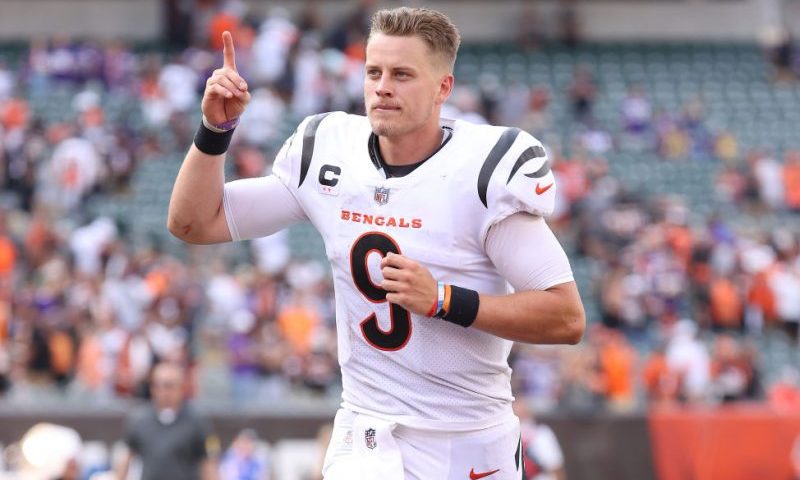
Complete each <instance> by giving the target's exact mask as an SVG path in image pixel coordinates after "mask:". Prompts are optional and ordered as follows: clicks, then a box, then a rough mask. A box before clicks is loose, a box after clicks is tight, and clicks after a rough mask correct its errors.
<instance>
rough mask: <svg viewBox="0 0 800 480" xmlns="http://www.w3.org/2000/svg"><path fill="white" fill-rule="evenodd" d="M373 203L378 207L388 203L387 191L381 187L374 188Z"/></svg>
mask: <svg viewBox="0 0 800 480" xmlns="http://www.w3.org/2000/svg"><path fill="white" fill-rule="evenodd" d="M374 198H375V201H376V202H378V205H386V202H388V201H389V189H388V188H383V187H375V197H374Z"/></svg>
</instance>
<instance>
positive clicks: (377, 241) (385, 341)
mask: <svg viewBox="0 0 800 480" xmlns="http://www.w3.org/2000/svg"><path fill="white" fill-rule="evenodd" d="M372 252H378V253H379V254H381V256H382V257H383V256H386V254H388V253H389V252H392V253H397V254H400V247H399V246H398V245H397V242H395V241H394V239H393V238H392V237H390V236H389V235H386V234H385V233H381V232H367V233H364V234H362V235H361V236H360V237H358V239H356V241H355V242H354V243H353V246H352V247H351V248H350V272H351V273H352V275H353V281H354V282H355V284H356V288H358V290H359V291H360V292H361V294H362V295H364V297H365V298H366V299H367V300H369V301H370V302H372V303H376V304H378V303H384V302H386V293H387V292H386V290H384V289H382V288H381V287H379V286H378V285H375V283H373V281H372V278H370V275H369V270H368V269H367V257H368V256H369V254H370V253H372ZM389 319H390V320H391V328H390V329H389V330H388V331H384V330H381V327H380V325H379V324H378V317H377V315H376V314H375V312H372V313H371V314H370V315H369V316H368V317H367V318H365V319H364V320H363V321H362V322H361V334H362V335H364V338H365V339H366V340H367V342H368V343H369V344H370V345H372V346H373V347H375V348H377V349H378V350H383V351H387V352H393V351H397V350H400V349H401V348H403V347H405V346H406V344H407V343H408V340H409V339H410V338H411V331H412V326H411V313H410V312H409V311H408V310H406V309H405V308H403V307H401V306H400V305H397V304H395V303H391V302H389Z"/></svg>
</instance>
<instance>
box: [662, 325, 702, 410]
mask: <svg viewBox="0 0 800 480" xmlns="http://www.w3.org/2000/svg"><path fill="white" fill-rule="evenodd" d="M697 334H698V328H697V325H696V324H695V323H694V322H693V321H691V320H688V319H683V320H680V321H678V322H677V323H676V324H675V325H674V326H673V327H672V333H671V337H670V339H669V343H668V344H667V350H666V355H667V365H668V366H669V368H670V370H672V371H674V372H675V373H676V374H677V375H678V377H679V378H680V398H681V400H683V401H686V402H689V403H698V402H703V401H705V400H706V399H707V397H708V394H709V387H710V381H711V365H710V361H711V360H710V358H709V354H708V350H707V349H706V347H705V345H703V343H702V342H701V341H700V340H699V339H698V338H697Z"/></svg>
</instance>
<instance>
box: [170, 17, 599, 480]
mask: <svg viewBox="0 0 800 480" xmlns="http://www.w3.org/2000/svg"><path fill="white" fill-rule="evenodd" d="M223 43H224V63H223V66H222V68H220V69H218V70H216V71H215V72H214V73H213V75H212V76H211V77H210V78H209V79H208V82H207V85H206V90H205V94H204V96H203V101H202V111H203V115H204V116H203V121H202V124H201V126H200V127H199V129H198V132H197V135H196V136H195V141H194V144H193V145H192V146H191V148H190V149H189V152H188V154H187V155H186V158H185V160H184V162H183V165H182V167H181V170H180V172H179V174H178V177H177V179H176V182H175V186H174V189H173V192H172V198H171V201H170V207H169V219H168V227H169V230H170V231H171V232H172V233H173V234H174V235H176V236H177V237H179V238H181V239H183V240H185V241H187V242H190V243H203V244H207V243H217V242H226V241H231V240H234V241H236V240H243V239H251V238H256V237H261V236H265V235H270V234H272V233H274V232H276V231H278V230H280V229H282V228H284V227H286V226H288V225H290V224H293V223H295V222H299V221H302V220H308V221H310V222H311V223H312V224H313V225H314V226H315V227H316V229H317V230H318V231H319V232H320V234H321V235H322V237H323V239H324V242H325V250H326V253H327V256H328V259H329V260H330V263H331V267H332V272H333V280H334V288H335V294H336V323H337V333H338V355H339V364H340V366H341V369H342V383H343V387H344V389H343V394H342V404H341V408H340V410H339V411H338V413H337V415H336V418H335V420H334V428H333V434H332V439H331V443H330V446H329V448H328V452H327V456H326V460H325V465H324V470H323V474H324V477H325V478H326V479H327V480H339V479H353V478H364V479H381V480H391V479H427V480H429V479H433V478H436V479H459V480H461V479H470V480H476V479H480V478H488V479H490V480H508V479H515V480H516V479H519V478H521V469H522V466H521V463H522V461H521V458H520V427H519V420H518V419H517V417H516V416H514V413H513V411H512V408H511V404H512V400H513V396H512V394H511V387H510V375H511V369H510V368H509V366H508V362H507V357H508V354H509V351H510V349H511V345H512V342H514V341H519V342H530V343H551V344H574V343H577V342H578V341H579V340H580V339H581V336H582V335H583V331H584V324H585V319H584V312H583V306H582V304H581V300H580V297H579V295H578V290H577V288H576V286H575V282H574V280H573V276H572V271H571V268H570V266H569V261H568V259H567V256H566V254H565V253H564V251H563V249H562V248H561V246H560V245H559V243H558V241H557V239H556V238H555V236H554V235H553V233H552V232H551V230H550V229H549V227H548V226H547V223H546V222H545V220H544V219H543V216H545V215H547V214H548V213H550V212H551V211H552V209H553V203H554V198H555V189H556V186H555V183H554V177H553V173H552V171H551V169H550V162H549V160H548V158H547V154H546V151H545V149H544V148H543V146H542V145H541V143H539V141H537V140H536V139H534V138H533V137H531V136H530V135H529V134H527V133H525V132H522V131H520V130H518V129H515V128H505V127H497V126H484V125H474V124H470V123H467V122H463V121H451V120H447V119H443V118H440V110H441V107H442V104H443V103H444V102H445V101H446V100H447V98H448V96H449V95H450V93H451V91H452V89H453V81H454V78H453V65H454V63H455V59H456V52H457V50H458V46H459V43H460V35H459V33H458V30H457V29H456V27H455V26H454V25H453V23H452V22H451V21H450V19H449V18H447V17H446V16H445V15H443V14H441V13H439V12H436V11H433V10H428V9H420V8H406V7H403V8H397V9H394V10H381V11H379V12H377V13H376V14H375V15H374V17H373V21H372V28H371V33H370V36H369V40H368V43H367V51H366V69H365V77H364V102H365V107H366V112H367V115H366V116H358V115H349V114H347V113H344V112H333V113H322V114H319V115H314V116H310V117H308V118H306V119H305V120H303V121H302V122H301V123H300V125H299V126H298V128H297V130H296V132H295V133H294V135H292V136H291V137H290V138H289V139H288V140H287V141H286V142H285V144H284V145H283V148H282V149H281V151H280V152H279V153H278V155H277V158H276V160H275V163H274V167H273V173H272V175H269V176H266V177H262V178H256V179H245V180H238V181H233V182H229V183H225V179H224V173H223V163H224V159H225V151H226V150H227V148H228V145H229V142H230V139H231V135H232V133H233V129H234V128H235V126H236V124H237V122H238V120H239V116H240V115H241V114H242V112H243V111H244V109H245V107H246V106H247V103H248V102H249V100H250V93H249V91H248V87H247V83H246V81H245V80H244V79H243V78H242V77H241V76H240V75H239V74H238V72H237V69H236V63H235V54H234V45H233V40H232V38H231V35H230V34H229V33H227V32H226V33H224V34H223Z"/></svg>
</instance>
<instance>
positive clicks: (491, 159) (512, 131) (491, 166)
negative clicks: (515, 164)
mask: <svg viewBox="0 0 800 480" xmlns="http://www.w3.org/2000/svg"><path fill="white" fill-rule="evenodd" d="M519 134H520V129H519V128H509V129H507V130H506V131H505V132H503V134H502V135H500V139H499V140H498V141H497V143H495V144H494V147H492V151H491V152H489V155H488V156H487V157H486V160H484V162H483V166H482V167H481V173H480V174H479V175H478V196H479V197H480V199H481V202H483V206H484V207H486V208H489V205H488V204H487V203H486V191H487V190H488V189H489V180H491V179H492V175H493V174H494V171H495V170H496V169H497V165H498V164H500V160H502V158H503V156H504V155H505V154H506V153H507V152H508V150H509V149H510V148H511V145H513V144H514V140H516V139H517V135H519Z"/></svg>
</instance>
